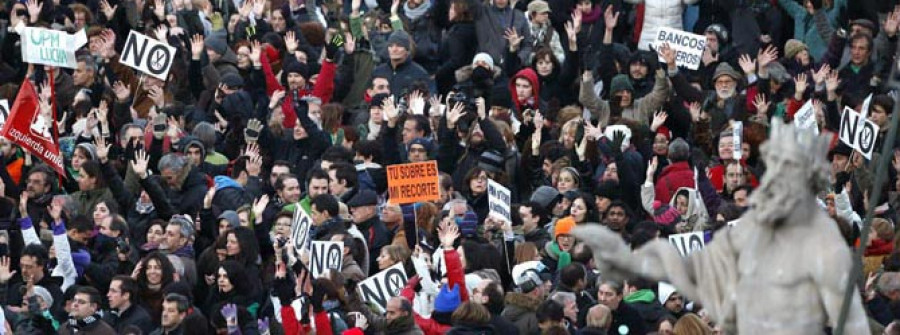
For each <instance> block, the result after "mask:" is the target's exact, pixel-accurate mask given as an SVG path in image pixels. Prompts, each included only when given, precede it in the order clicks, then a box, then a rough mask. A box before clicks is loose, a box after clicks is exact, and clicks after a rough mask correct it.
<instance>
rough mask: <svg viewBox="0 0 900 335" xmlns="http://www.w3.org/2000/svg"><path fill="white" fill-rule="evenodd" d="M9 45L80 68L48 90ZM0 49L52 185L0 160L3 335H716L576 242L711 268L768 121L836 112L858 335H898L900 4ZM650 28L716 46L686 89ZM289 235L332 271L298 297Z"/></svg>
mask: <svg viewBox="0 0 900 335" xmlns="http://www.w3.org/2000/svg"><path fill="white" fill-rule="evenodd" d="M17 27H35V28H46V29H52V30H58V31H66V32H68V33H75V32H78V31H82V30H83V31H84V32H85V34H86V36H87V39H88V41H87V43H86V45H85V46H84V47H83V48H81V49H79V50H77V51H76V52H75V55H76V61H75V62H74V63H75V67H74V68H63V67H51V66H44V65H36V64H31V63H27V62H26V61H25V59H24V57H23V52H22V45H23V44H25V43H26V42H27V41H24V37H22V36H20V35H19V33H17V31H20V30H17ZM0 28H3V29H0V99H7V101H8V105H10V106H13V105H14V102H16V99H17V96H18V95H21V94H23V93H22V91H23V88H22V87H23V86H25V87H30V86H27V85H24V84H25V83H26V82H27V81H30V82H31V84H32V85H33V86H34V87H36V88H37V92H36V93H37V96H38V97H39V100H40V104H39V105H38V108H39V112H40V113H41V115H56V120H55V121H56V123H55V125H54V126H53V127H52V128H53V129H55V130H56V131H57V132H58V138H56V139H55V142H54V143H56V144H57V145H58V146H59V149H60V150H61V152H62V153H63V155H64V157H65V163H64V169H63V170H62V173H60V172H59V171H57V170H55V169H54V168H52V167H51V165H49V164H48V163H47V162H44V161H43V157H42V156H40V155H35V154H32V153H31V151H30V148H26V147H22V146H19V145H17V144H15V143H14V142H13V141H12V139H11V137H10V138H0V158H2V168H0V305H2V307H3V308H2V316H3V318H2V320H3V321H4V322H3V325H2V327H0V334H55V333H60V334H76V333H78V334H82V333H83V334H288V335H295V334H311V333H316V334H326V335H327V334H428V335H437V334H506V335H512V334H522V335H526V334H585V335H589V334H654V333H656V334H676V335H688V334H690V335H693V334H713V333H719V332H721V330H722V328H721V327H720V325H717V324H716V322H715V321H716V320H712V319H711V318H710V317H709V315H708V313H706V311H704V307H703V305H702V302H700V301H689V299H687V298H688V297H684V296H682V294H680V292H679V290H678V288H677V287H674V286H672V285H670V284H669V283H666V282H655V281H652V280H648V279H646V278H640V277H635V278H629V279H628V280H625V281H615V280H611V279H609V278H606V277H605V276H604V274H603V273H601V272H599V271H598V270H597V266H596V264H595V262H594V261H593V254H592V250H591V249H590V248H588V247H587V246H585V245H584V244H582V243H581V242H580V241H579V240H578V239H577V236H575V235H573V234H572V233H571V231H572V229H573V228H574V227H576V226H579V225H603V226H606V227H607V228H609V229H611V230H613V231H615V232H617V233H619V234H620V235H621V237H622V238H623V239H624V240H625V241H627V242H628V243H629V244H630V246H631V247H632V248H638V247H640V246H641V245H643V244H645V243H647V242H648V241H652V240H655V239H657V238H667V237H668V236H672V235H675V234H691V233H701V234H702V236H704V239H705V242H708V241H710V240H714V239H715V238H716V233H717V232H719V231H722V230H724V229H731V228H730V226H732V225H740V224H741V222H740V217H741V215H742V213H743V212H744V211H746V210H747V209H748V208H749V207H750V206H751V195H752V193H753V191H754V189H755V187H756V186H758V180H760V179H761V177H762V175H763V174H764V173H766V167H765V166H764V164H763V163H762V161H761V159H760V154H759V147H760V144H762V143H763V142H764V141H766V139H767V134H768V127H769V123H770V120H771V119H772V118H782V119H784V120H786V121H787V122H794V124H795V125H796V126H797V127H804V128H805V129H807V131H812V132H820V133H823V134H831V135H836V134H837V133H838V132H839V131H840V128H841V123H842V119H843V116H844V114H843V113H845V112H844V108H846V107H849V108H851V109H854V110H856V111H858V112H860V113H862V114H863V115H865V116H866V117H867V119H868V121H870V122H871V123H873V124H875V125H877V126H878V128H879V132H878V133H877V134H875V135H876V136H877V137H875V145H874V147H875V149H874V152H875V153H874V154H873V156H872V159H866V158H865V156H864V155H863V154H862V153H861V152H860V151H858V150H854V149H853V148H852V147H851V146H849V145H847V144H846V143H843V142H841V141H838V140H837V139H835V140H834V142H833V143H834V144H833V145H832V148H831V150H830V151H829V153H828V160H829V161H830V162H831V164H832V171H831V176H830V177H831V184H832V185H831V187H829V190H830V191H829V192H827V193H825V194H821V195H820V197H819V200H820V201H819V204H820V206H821V208H822V210H824V211H827V213H828V215H829V216H830V217H831V218H832V219H834V220H835V222H837V228H838V229H839V231H840V233H841V234H842V235H843V237H844V238H845V240H846V242H847V247H848V248H864V249H865V265H866V266H865V269H864V272H865V275H866V276H867V278H868V280H867V284H866V285H865V288H864V290H862V292H860V294H861V296H862V298H863V299H864V302H865V306H866V312H867V315H868V316H869V318H870V321H871V322H870V323H871V329H872V331H873V333H879V334H880V333H882V332H884V333H885V334H900V322H898V321H894V320H895V319H898V318H900V245H898V243H900V237H895V236H896V235H897V234H895V233H896V231H897V225H896V223H897V220H898V219H900V217H898V213H897V208H900V198H898V197H897V194H898V192H900V178H898V175H900V143H897V141H895V142H894V143H887V140H886V134H887V131H888V130H889V129H890V128H891V127H890V125H891V118H892V116H893V111H894V106H895V104H896V103H897V101H896V100H897V96H896V95H895V92H894V91H892V84H893V83H895V82H896V80H893V78H892V77H891V75H892V74H891V71H892V66H891V64H894V63H895V62H896V61H897V59H896V58H895V57H896V52H895V50H896V48H897V39H898V36H897V34H898V30H900V5H898V1H871V0H865V1H863V0H854V1H848V0H801V1H796V0H741V1H737V0H553V1H545V0H530V1H528V0H526V1H516V0H512V1H511V0H490V1H473V0H405V1H401V0H343V1H342V0H334V1H312V0H310V1H302V0H230V1H228V0H224V1H223V0H215V1H211V0H191V1H186V0H100V1H77V0H75V1H73V0H54V1H46V0H20V1H12V0H6V1H4V6H2V7H0ZM662 28H671V29H674V30H679V31H684V32H686V33H693V34H696V35H699V36H700V37H701V38H705V47H704V48H703V53H702V56H701V57H700V58H699V60H695V61H697V63H699V64H694V65H696V69H691V67H693V66H684V65H685V64H681V61H682V60H684V55H683V54H682V51H680V50H681V49H680V48H679V46H677V45H670V44H668V43H665V42H664V41H662V42H661V41H658V39H659V36H661V35H660V33H659V32H660V31H661V29H662ZM132 31H134V32H137V33H141V34H144V35H146V36H149V38H152V39H155V40H157V41H160V42H164V43H167V44H168V45H170V46H172V47H174V48H175V50H176V53H175V56H174V58H173V60H172V62H171V69H170V70H169V72H168V76H167V78H166V80H161V79H159V78H157V77H154V76H151V75H147V74H145V73H142V72H140V71H138V70H136V69H134V68H132V67H130V66H128V65H126V64H125V63H123V62H121V61H120V57H121V54H122V53H123V52H125V50H124V47H125V42H126V39H127V38H128V36H129V34H130V33H131V32H132ZM679 65H683V66H679ZM29 89H30V88H29ZM11 116H12V114H10V113H0V123H2V122H3V120H4V119H7V120H8V118H9V117H11ZM801 118H802V121H801ZM884 148H886V149H887V150H888V151H886V152H891V150H893V151H892V152H893V159H892V162H893V164H892V166H891V167H890V168H889V169H888V170H889V173H888V175H889V178H888V179H889V181H888V182H887V183H885V184H884V185H874V179H875V178H874V175H875V173H874V171H875V165H876V164H875V163H877V162H878V161H879V158H880V157H882V149H884ZM428 161H436V165H437V168H438V171H439V172H440V176H439V185H440V187H439V188H440V190H439V191H440V199H437V200H432V201H419V202H415V203H402V204H397V203H396V201H391V197H390V195H391V192H389V191H388V189H389V179H391V178H390V177H389V176H388V174H387V168H388V166H391V165H395V164H404V163H418V162H428ZM489 181H494V182H496V183H499V184H500V185H503V186H505V187H506V188H508V189H509V192H510V198H511V199H510V203H509V204H508V205H509V206H510V214H511V215H510V216H509V217H504V216H502V215H497V214H496V213H495V212H494V211H492V210H491V208H490V206H489V198H490V195H489V194H488V185H489ZM875 192H878V193H879V196H878V197H877V198H878V199H880V201H879V203H877V204H870V203H869V200H870V199H874V198H876V197H875ZM867 208H874V212H875V213H874V216H875V217H876V219H875V220H874V222H873V224H872V226H873V229H872V233H871V234H870V235H869V238H868V240H869V243H868V244H867V245H860V243H859V241H860V235H861V232H862V231H863V230H862V221H863V220H862V218H864V217H865V216H866V209H867ZM303 217H308V218H309V219H310V221H311V224H310V228H309V231H308V232H307V233H305V234H306V235H307V236H308V237H309V239H311V240H312V241H335V242H342V243H343V244H342V245H343V250H342V252H343V253H342V260H341V262H340V268H339V269H331V270H328V271H325V272H324V273H323V274H321V275H317V276H313V274H312V271H311V268H312V265H311V257H312V256H311V254H310V252H309V250H308V249H307V248H305V247H304V246H302V245H298V244H299V242H298V241H295V240H294V239H295V238H297V236H300V235H303V234H297V232H296V230H297V229H298V224H299V220H298V218H303ZM785 224H789V223H785ZM702 246H703V244H702V243H700V244H692V245H690V246H689V247H688V248H686V249H687V250H683V251H694V252H698V250H699V249H702ZM672 252H673V253H678V252H679V249H676V248H674V247H673V248H672ZM688 257H689V256H688ZM398 265H400V266H401V267H402V268H403V269H404V272H405V274H406V275H407V277H408V280H407V281H406V283H401V284H402V285H401V287H394V288H393V289H394V290H393V291H394V292H388V293H389V297H388V298H386V299H385V301H384V302H379V301H374V300H373V299H370V298H369V297H367V296H366V295H363V294H361V293H360V289H359V286H360V285H361V283H362V282H364V281H366V280H368V279H371V278H374V277H375V276H376V275H377V274H378V273H379V272H381V271H383V270H386V269H389V268H392V267H396V266H398ZM738 303H740V302H738ZM737 317H738V318H740V316H739V315H738V316H737ZM836 324H837V320H829V322H828V323H827V324H822V325H821V327H822V329H823V330H826V329H830V328H832V327H835V326H836Z"/></svg>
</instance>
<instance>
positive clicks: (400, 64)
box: [372, 30, 431, 97]
mask: <svg viewBox="0 0 900 335" xmlns="http://www.w3.org/2000/svg"><path fill="white" fill-rule="evenodd" d="M387 50H388V62H385V63H384V64H381V65H379V66H378V67H376V68H375V71H374V72H372V76H375V77H384V78H387V80H388V82H390V85H391V94H393V95H394V96H397V97H399V96H400V95H401V94H404V93H406V92H409V89H410V88H411V87H412V84H413V83H415V82H417V81H422V82H426V83H427V82H429V81H430V80H431V77H430V76H429V75H428V72H427V71H425V68H423V67H422V66H421V65H419V63H416V62H415V61H413V55H414V53H415V49H414V48H413V41H412V37H410V36H409V34H407V33H406V32H405V31H402V30H398V31H395V32H393V33H391V35H390V37H388V40H387Z"/></svg>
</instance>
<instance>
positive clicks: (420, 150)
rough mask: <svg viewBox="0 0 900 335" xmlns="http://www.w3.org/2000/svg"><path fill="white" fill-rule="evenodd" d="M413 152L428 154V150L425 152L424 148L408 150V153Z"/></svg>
mask: <svg viewBox="0 0 900 335" xmlns="http://www.w3.org/2000/svg"><path fill="white" fill-rule="evenodd" d="M414 152H428V150H425V148H409V153H414Z"/></svg>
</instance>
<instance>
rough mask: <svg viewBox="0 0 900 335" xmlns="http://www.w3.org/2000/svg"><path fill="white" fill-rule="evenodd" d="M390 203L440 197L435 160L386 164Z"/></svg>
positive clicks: (406, 202) (429, 199)
mask: <svg viewBox="0 0 900 335" xmlns="http://www.w3.org/2000/svg"><path fill="white" fill-rule="evenodd" d="M387 177H388V193H389V194H390V200H389V202H390V203H391V204H410V203H414V202H420V201H434V200H440V199H441V185H440V177H439V176H438V168H437V161H427V162H421V163H409V164H395V165H388V167H387Z"/></svg>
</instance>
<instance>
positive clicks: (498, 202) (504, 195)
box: [488, 179, 512, 222]
mask: <svg viewBox="0 0 900 335" xmlns="http://www.w3.org/2000/svg"><path fill="white" fill-rule="evenodd" d="M511 201H512V193H510V191H509V189H508V188H506V187H504V186H503V185H500V183H497V182H495V181H494V180H492V179H489V180H488V208H490V214H489V215H494V216H495V217H497V218H503V219H504V220H506V222H512V216H511V215H510V209H509V207H510V203H511Z"/></svg>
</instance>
